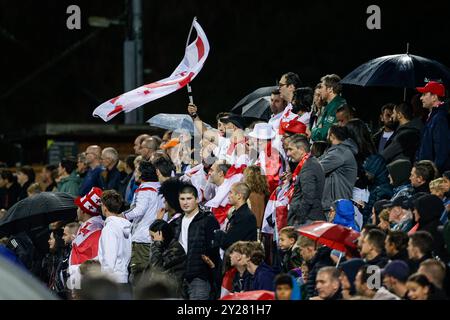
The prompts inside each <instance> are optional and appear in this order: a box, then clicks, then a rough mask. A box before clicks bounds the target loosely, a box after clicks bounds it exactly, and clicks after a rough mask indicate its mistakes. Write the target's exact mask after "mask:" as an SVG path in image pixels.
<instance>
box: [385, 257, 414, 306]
mask: <svg viewBox="0 0 450 320" xmlns="http://www.w3.org/2000/svg"><path fill="white" fill-rule="evenodd" d="M409 275H410V273H409V267H408V264H407V263H406V262H405V261H401V260H393V261H391V262H389V263H388V264H387V265H386V267H384V269H383V270H382V271H381V276H382V277H383V284H384V286H385V287H386V289H388V290H389V291H390V292H392V293H393V294H395V295H396V296H397V297H399V298H401V299H408V289H407V287H406V280H408V276H409Z"/></svg>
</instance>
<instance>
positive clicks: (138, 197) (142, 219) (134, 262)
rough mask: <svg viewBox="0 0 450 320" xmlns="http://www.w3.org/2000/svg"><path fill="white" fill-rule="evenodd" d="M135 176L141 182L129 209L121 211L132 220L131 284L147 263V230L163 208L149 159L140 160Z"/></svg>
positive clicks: (149, 239)
mask: <svg viewBox="0 0 450 320" xmlns="http://www.w3.org/2000/svg"><path fill="white" fill-rule="evenodd" d="M136 178H137V180H139V181H141V184H140V186H139V188H137V189H136V191H135V192H134V196H133V201H132V202H131V206H130V209H129V210H127V211H125V212H123V213H122V214H123V216H124V217H125V218H126V219H127V220H129V221H132V226H131V241H132V250H131V260H130V271H131V275H132V278H133V279H132V283H133V284H135V283H136V282H137V281H138V277H139V276H140V275H141V274H142V272H143V271H144V270H145V269H146V268H147V266H148V264H149V259H150V243H151V242H152V241H151V238H150V234H149V233H148V230H149V227H150V225H151V224H152V223H153V221H155V220H156V218H157V214H158V212H159V210H160V209H161V208H164V204H163V201H162V199H161V198H160V197H159V195H158V190H159V188H160V184H159V182H158V175H157V174H156V168H155V166H153V164H152V163H151V162H149V161H142V162H141V163H140V164H139V167H138V169H137V171H136Z"/></svg>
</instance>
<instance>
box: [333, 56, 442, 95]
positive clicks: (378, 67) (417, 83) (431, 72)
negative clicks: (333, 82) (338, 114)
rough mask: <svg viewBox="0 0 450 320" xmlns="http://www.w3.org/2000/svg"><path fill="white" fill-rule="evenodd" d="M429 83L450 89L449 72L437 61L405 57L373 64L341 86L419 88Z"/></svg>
mask: <svg viewBox="0 0 450 320" xmlns="http://www.w3.org/2000/svg"><path fill="white" fill-rule="evenodd" d="M429 80H440V81H442V82H443V83H445V84H447V85H449V84H450V70H449V69H448V68H447V67H446V66H444V65H443V64H441V63H439V62H437V61H435V60H431V59H427V58H424V57H420V56H415V55H412V54H408V53H406V54H395V55H389V56H384V57H379V58H376V59H373V60H370V61H368V62H366V63H364V64H362V65H360V66H359V67H358V68H356V69H355V70H353V71H352V72H350V73H349V74H348V75H347V76H345V77H344V78H343V79H342V80H341V83H343V84H353V85H358V86H364V87H366V86H367V87H369V86H381V87H401V88H416V87H421V86H423V85H424V84H425V83H426V82H428V81H429Z"/></svg>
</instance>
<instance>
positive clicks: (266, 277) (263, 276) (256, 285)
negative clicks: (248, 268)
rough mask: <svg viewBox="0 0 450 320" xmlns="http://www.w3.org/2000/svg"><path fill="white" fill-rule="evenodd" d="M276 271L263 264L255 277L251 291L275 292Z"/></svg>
mask: <svg viewBox="0 0 450 320" xmlns="http://www.w3.org/2000/svg"><path fill="white" fill-rule="evenodd" d="M275 275H276V274H275V271H274V270H273V269H272V268H271V267H270V266H269V265H267V264H266V263H265V262H263V263H261V264H260V265H259V266H258V268H257V269H256V271H255V274H254V275H253V280H252V284H251V290H268V291H275V283H274V280H275Z"/></svg>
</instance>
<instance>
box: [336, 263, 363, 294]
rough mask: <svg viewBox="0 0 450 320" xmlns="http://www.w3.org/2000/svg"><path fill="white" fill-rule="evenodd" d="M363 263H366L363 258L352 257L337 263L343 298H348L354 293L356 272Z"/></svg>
mask: <svg viewBox="0 0 450 320" xmlns="http://www.w3.org/2000/svg"><path fill="white" fill-rule="evenodd" d="M365 264H366V263H365V262H364V260H363V259H358V258H354V259H350V260H347V261H344V262H342V263H341V264H340V265H339V270H340V271H341V274H340V276H339V281H340V282H341V291H342V298H343V299H345V300H348V299H350V298H351V297H352V296H354V295H355V294H356V288H355V278H356V274H357V273H358V270H359V269H360V268H361V267H362V266H363V265H365Z"/></svg>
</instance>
